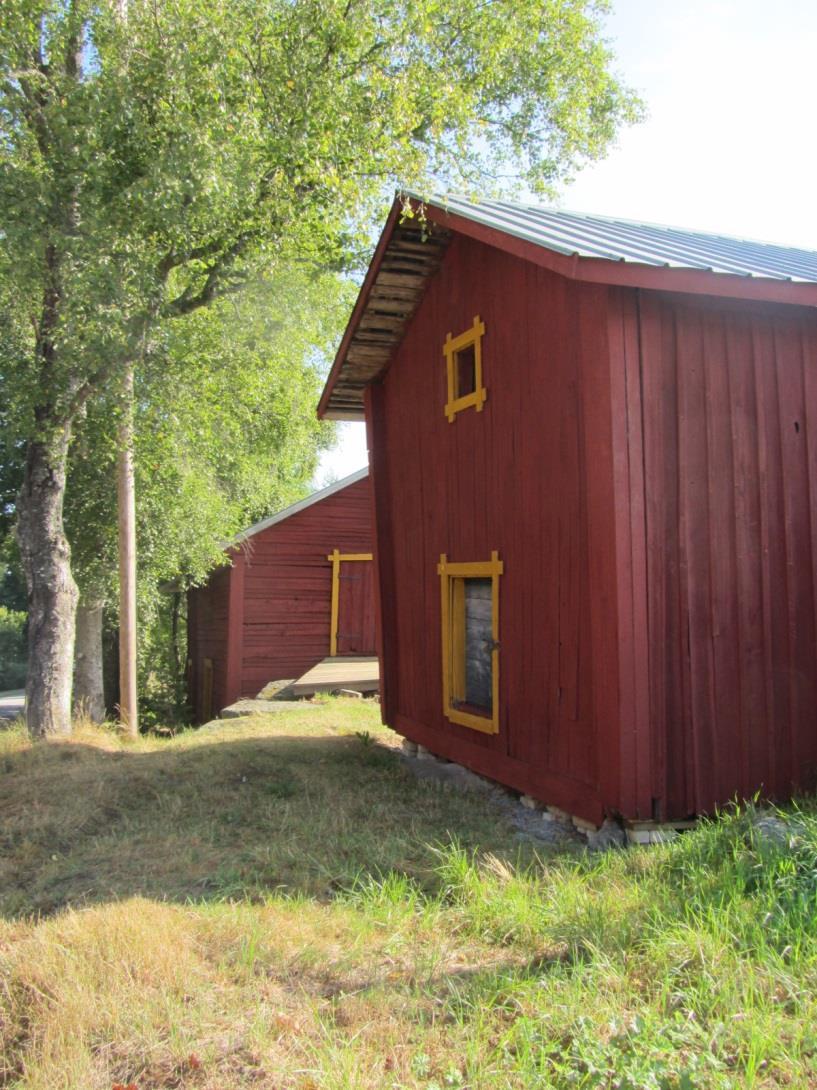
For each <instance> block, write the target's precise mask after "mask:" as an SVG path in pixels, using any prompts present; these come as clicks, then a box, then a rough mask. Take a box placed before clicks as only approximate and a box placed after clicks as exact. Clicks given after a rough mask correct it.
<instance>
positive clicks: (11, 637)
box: [0, 605, 27, 690]
mask: <svg viewBox="0 0 817 1090" xmlns="http://www.w3.org/2000/svg"><path fill="white" fill-rule="evenodd" d="M25 626H26V615H25V613H20V612H17V611H16V610H13V609H7V608H6V606H3V605H0V690H3V689H20V688H22V687H23V686H24V685H25V683H26V660H27V654H26V627H25Z"/></svg>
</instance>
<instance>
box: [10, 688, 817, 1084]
mask: <svg viewBox="0 0 817 1090" xmlns="http://www.w3.org/2000/svg"><path fill="white" fill-rule="evenodd" d="M396 741H397V740H396V738H395V736H394V735H392V734H390V732H387V731H385V730H383V728H381V727H380V726H379V723H378V717H377V707H376V705H373V704H370V703H369V702H352V701H347V702H344V701H328V702H327V703H326V704H324V705H321V706H317V705H316V706H310V707H309V708H308V709H307V710H302V709H296V710H293V711H292V712H286V713H283V714H281V715H279V716H276V717H274V718H268V719H260V718H259V719H247V720H241V721H228V722H226V723H225V724H224V725H223V726H221V725H219V726H216V727H208V728H206V729H205V730H202V731H199V732H192V731H191V732H187V733H184V734H182V735H180V736H178V737H176V738H174V739H157V738H149V739H142V740H140V741H138V742H136V743H125V742H123V741H121V740H119V739H118V738H117V737H116V735H115V734H113V733H112V732H109V731H103V730H82V729H81V730H80V731H79V732H78V733H77V734H76V736H75V737H74V738H73V739H72V740H71V741H67V742H59V743H52V744H48V745H41V746H37V747H32V746H31V745H30V744H29V743H28V741H27V740H26V738H25V736H24V735H23V734H22V733H21V732H20V731H18V730H16V729H12V730H9V731H6V732H5V733H4V734H0V1087H2V1088H4V1090H11V1088H22V1087H25V1088H27V1090H29V1088H31V1090H34V1088H36V1090H69V1088H70V1090H112V1088H113V1087H117V1086H118V1087H138V1088H139V1090H159V1088H177V1087H189V1088H191V1090H192V1088H196V1090H234V1088H239V1087H241V1088H243V1087H247V1088H250V1087H253V1088H264V1090H273V1088H275V1090H285V1088H286V1090H289V1088H292V1090H296V1088H297V1090H316V1088H320V1090H341V1088H344V1090H357V1088H366V1090H368V1088H372V1090H373V1088H378V1090H379V1088H385V1090H398V1088H417V1090H445V1088H455V1090H457V1088H459V1090H465V1088H469V1090H486V1088H489V1087H490V1088H498V1090H505V1088H507V1090H510V1088H514V1090H517V1088H518V1090H522V1088H525V1090H527V1088H542V1090H544V1088H546V1087H553V1088H556V1090H563V1088H564V1090H567V1088H574V1087H579V1088H585V1087H587V1088H589V1087H605V1088H607V1087H609V1088H613V1087H616V1088H621V1090H640V1088H644V1090H694V1088H708V1087H718V1088H721V1087H723V1088H725V1087H734V1088H743V1087H782V1086H786V1087H793V1088H800V1087H809V1086H817V816H815V815H814V814H813V813H812V811H811V809H810V808H808V807H804V808H803V810H801V811H799V812H798V813H797V814H796V821H797V826H796V832H797V835H796V836H795V837H794V839H793V840H792V841H791V842H790V843H783V844H776V843H774V842H771V843H770V842H768V841H765V840H763V841H762V840H760V839H759V837H758V836H757V833H756V830H755V828H754V826H753V824H752V821H751V816H752V815H751V812H748V813H747V812H746V811H742V812H735V813H733V814H730V815H729V816H727V817H724V818H723V819H721V820H720V821H718V822H716V823H711V824H707V825H704V826H702V827H701V828H699V829H698V830H697V831H695V832H693V833H690V834H687V835H685V836H684V837H682V838H680V839H678V840H677V841H675V842H674V843H672V844H669V845H665V846H662V847H657V848H648V849H637V850H631V851H628V852H622V853H610V854H608V855H604V856H590V855H588V854H586V853H576V852H574V853H572V854H562V855H543V854H542V850H541V849H540V850H539V852H538V853H537V851H535V850H534V848H533V847H532V846H531V845H529V844H525V843H522V842H520V841H519V840H518V839H517V838H516V834H515V833H514V830H512V829H511V828H510V827H509V826H508V825H507V824H506V823H505V819H504V818H503V817H502V815H501V814H500V813H499V812H497V811H494V810H493V809H492V804H491V803H490V801H489V800H488V799H487V798H486V797H485V796H483V795H482V794H479V793H476V794H460V793H455V792H453V791H450V790H446V789H443V788H441V787H440V786H438V785H435V784H434V783H429V782H425V781H423V782H418V781H416V780H415V779H414V778H413V776H412V774H411V773H410V772H409V771H407V770H406V769H405V768H404V766H403V764H402V762H401V760H400V758H399V756H398V755H397V754H396V753H395V752H394V748H395V746H396Z"/></svg>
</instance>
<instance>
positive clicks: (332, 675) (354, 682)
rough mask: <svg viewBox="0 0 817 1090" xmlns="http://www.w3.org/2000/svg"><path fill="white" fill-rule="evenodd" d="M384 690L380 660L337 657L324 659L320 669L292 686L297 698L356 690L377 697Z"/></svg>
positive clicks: (317, 667)
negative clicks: (373, 694)
mask: <svg viewBox="0 0 817 1090" xmlns="http://www.w3.org/2000/svg"><path fill="white" fill-rule="evenodd" d="M379 688H380V664H379V663H378V661H377V657H376V656H360V655H354V656H352V655H349V656H347V655H336V656H335V657H334V658H328V659H323V661H321V662H319V663H318V664H317V666H313V667H312V669H311V670H307V672H306V673H305V674H304V675H303V676H302V677H299V678H298V680H297V681H295V682H293V684H292V693H293V695H294V696H311V695H312V694H313V693H331V692H334V691H335V690H336V689H354V690H355V691H356V692H359V693H376V692H377V691H378V689H379Z"/></svg>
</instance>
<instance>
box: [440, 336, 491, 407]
mask: <svg viewBox="0 0 817 1090" xmlns="http://www.w3.org/2000/svg"><path fill="white" fill-rule="evenodd" d="M484 333H485V323H484V322H481V321H480V318H479V315H477V316H476V317H475V318H474V324H473V325H472V326H471V328H470V329H466V330H465V332H464V333H460V335H459V336H458V337H452V336H451V334H450V333H449V334H448V335H447V336H446V338H445V344H444V345H443V355H444V356H445V366H446V371H447V377H448V401H447V402H446V404H445V415H446V416H447V417H448V422H449V423H453V420H454V417H455V416H456V415H457V413H458V412H461V411H462V410H463V409H468V408H470V407H471V406H472V405H473V406H474V407H475V408H476V410H477V412H481V411H482V406H483V405H484V403H485V396H486V395H485V387H484V386H483V385H482V338H483V335H484Z"/></svg>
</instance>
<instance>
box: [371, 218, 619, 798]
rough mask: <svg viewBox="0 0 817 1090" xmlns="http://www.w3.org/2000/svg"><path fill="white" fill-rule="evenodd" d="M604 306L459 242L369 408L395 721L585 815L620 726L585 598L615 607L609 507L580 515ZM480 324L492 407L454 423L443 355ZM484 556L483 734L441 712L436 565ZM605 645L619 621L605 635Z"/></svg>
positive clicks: (386, 666) (585, 290) (604, 452)
mask: <svg viewBox="0 0 817 1090" xmlns="http://www.w3.org/2000/svg"><path fill="white" fill-rule="evenodd" d="M606 298H607V292H606V289H605V288H602V287H596V286H592V285H577V284H573V283H570V282H568V281H567V280H565V279H564V278H561V277H559V276H556V275H555V274H552V273H550V272H548V271H547V270H543V269H539V268H536V267H535V266H533V265H531V264H529V263H526V262H524V261H522V260H520V259H518V258H515V257H511V256H509V255H505V254H502V253H500V252H498V251H496V250H493V249H491V248H489V247H487V246H485V245H483V244H481V243H478V242H474V241H473V240H470V239H466V238H464V237H458V238H455V239H454V240H453V242H452V244H451V246H450V247H449V250H448V252H447V255H446V258H445V260H444V263H443V265H442V267H441V270H440V272H439V273H438V274H437V276H436V277H435V278H434V279H433V280H432V281H431V283H430V285H429V288H428V290H427V292H426V295H425V297H424V300H423V302H422V303H421V305H420V307H419V309H418V311H417V313H416V314H415V316H414V318H413V320H412V323H411V325H410V326H409V328H408V330H407V333H406V336H405V338H404V340H403V342H402V344H401V346H400V348H399V350H398V352H397V354H396V356H395V359H394V360H393V363H392V365H391V367H390V369H389V371H388V372H387V374H386V375H385V376H384V379H383V381H382V383H381V384H378V385H377V387H376V388H375V390H373V391H372V395H371V396H370V397H369V399H368V401H367V405H368V411H369V415H370V421H369V423H370V435H371V436H372V437H373V440H374V447H375V449H374V451H373V452H372V472H373V476H374V478H375V482H376V488H377V490H378V491H377V506H378V535H379V536H378V558H379V578H380V597H381V601H382V602H383V612H382V617H383V623H384V626H385V627H384V651H385V657H384V661H383V673H384V689H385V694H384V695H385V697H386V705H384V708H385V707H386V706H387V708H388V711H387V713H386V714H387V716H388V721H390V722H392V724H393V725H395V726H397V727H398V729H400V730H402V731H403V732H404V733H406V734H408V735H409V736H410V737H414V738H415V739H416V740H418V741H422V742H423V743H424V744H426V745H428V746H429V748H431V749H432V750H434V751H435V752H440V753H444V754H446V755H448V756H450V757H452V758H454V759H457V760H462V761H464V763H466V764H469V765H470V766H471V767H473V768H477V769H478V770H479V771H481V772H483V773H485V774H488V775H493V776H495V777H496V778H497V779H500V780H503V781H504V782H506V783H509V784H511V785H512V786H515V787H517V788H519V789H521V790H530V791H533V792H534V793H535V794H538V795H539V797H545V798H547V799H548V801H551V802H554V803H556V804H560V805H563V806H565V807H568V808H570V809H571V811H572V812H573V813H577V814H581V813H584V814H586V815H587V816H591V817H597V816H599V814H600V812H601V797H600V794H599V764H600V762H601V763H602V764H604V765H607V764H608V763H609V761H608V753H607V751H608V750H609V749H610V748H611V747H612V746H613V744H614V743H612V742H611V737H614V736H615V734H616V731H617V722H616V720H617V714H618V704H617V692H616V691H615V685H613V691H612V692H611V691H610V687H609V685H607V683H605V685H604V686H603V687H602V689H600V690H599V692H596V691H595V689H594V678H595V670H594V654H595V652H594V639H593V638H592V634H591V602H592V599H593V597H594V594H595V595H596V597H597V599H599V600H601V599H602V598H603V599H604V601H609V600H611V599H612V598H613V597H614V585H615V573H614V569H613V567H612V565H611V564H609V563H608V562H607V561H606V560H603V561H602V562H601V563H596V564H591V562H590V548H591V540H592V541H593V542H595V543H597V542H605V543H608V544H609V542H610V541H611V540H612V532H613V530H612V517H613V509H612V502H606V501H605V502H602V503H600V504H599V505H598V506H597V508H596V509H595V510H594V511H593V512H592V513H589V511H588V488H589V487H590V488H591V490H592V489H593V488H595V489H601V490H602V491H603V492H604V494H605V495H608V496H611V495H612V464H611V458H610V453H609V426H608V429H607V432H605V431H604V429H595V428H593V429H590V430H588V429H587V427H586V420H587V414H588V410H589V411H591V412H593V411H595V410H594V409H593V406H594V405H595V404H597V403H603V404H608V403H609V375H608V368H607V364H606V354H607V347H606V337H607V331H606V326H605V319H604V315H605V307H606ZM477 314H478V315H479V316H480V318H481V319H482V320H483V321H484V322H485V336H484V340H483V367H484V384H485V387H486V389H487V401H486V403H485V406H484V408H483V411H482V412H479V413H478V412H476V411H474V410H473V409H468V410H465V411H463V412H461V413H459V414H458V415H457V417H456V419H455V420H454V422H453V423H449V422H448V420H447V419H446V417H445V415H444V405H445V401H446V369H445V361H444V358H443V353H442V348H443V344H444V342H445V338H446V334H447V333H449V332H450V333H452V334H453V335H454V336H456V335H457V334H458V333H460V332H462V330H464V329H466V328H468V327H470V326H471V324H472V322H473V319H474V316H475V315H477ZM588 323H590V328H589V329H586V328H585V326H587V325H588ZM598 361H600V366H597V362H598ZM608 415H609V414H608ZM591 476H593V478H594V479H593V480H592V481H590V483H589V478H590V477H591ZM596 547H598V546H596ZM494 549H496V550H498V551H499V554H500V557H501V559H502V560H503V562H504V564H505V574H504V575H503V576H502V577H501V579H500V606H499V612H500V622H499V624H500V644H501V651H500V729H499V733H498V734H497V735H494V736H491V735H483V734H479V733H478V732H476V731H472V730H469V729H468V728H466V727H460V726H457V725H454V724H451V723H449V722H448V721H447V720H446V719H445V718H444V717H443V715H442V695H441V685H442V679H441V676H440V673H441V668H440V662H441V647H440V601H439V585H438V584H439V579H438V576H437V574H436V565H437V563H438V561H439V557H440V554H441V553H445V554H446V555H447V556H448V559H449V560H450V561H454V562H458V561H478V560H486V559H488V558H489V557H490V554H491V550H494ZM608 551H609V550H608ZM600 555H601V554H600ZM614 637H615V617H614V616H613V619H612V632H611V633H608V634H605V635H604V640H607V641H608V642H609V640H610V639H611V638H612V639H613V641H614ZM600 694H601V698H603V706H602V707H599V706H598V700H599V698H600ZM600 716H601V717H603V718H604V719H605V723H604V730H603V731H600V729H599V719H600Z"/></svg>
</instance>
